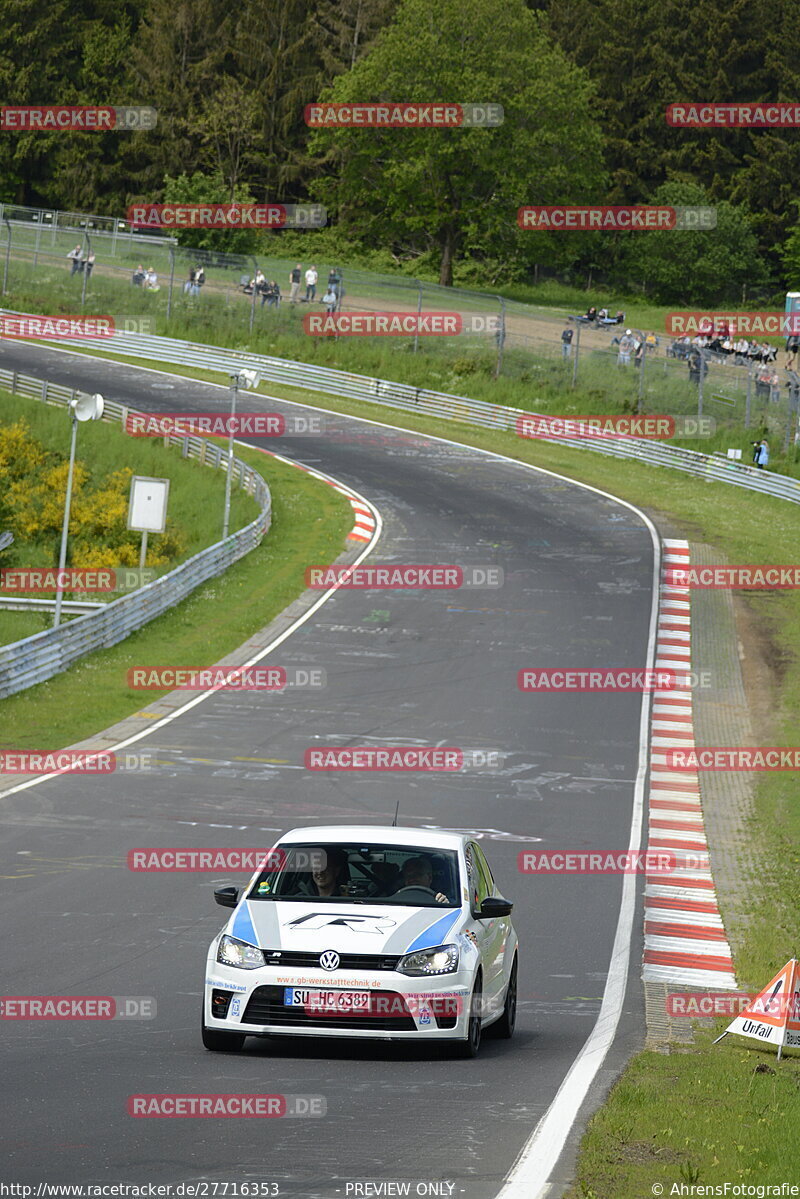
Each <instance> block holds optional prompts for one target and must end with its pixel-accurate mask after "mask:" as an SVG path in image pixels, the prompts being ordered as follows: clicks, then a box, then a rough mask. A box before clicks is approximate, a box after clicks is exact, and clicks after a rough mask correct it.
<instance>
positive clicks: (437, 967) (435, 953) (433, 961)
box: [395, 945, 458, 975]
mask: <svg viewBox="0 0 800 1199" xmlns="http://www.w3.org/2000/svg"><path fill="white" fill-rule="evenodd" d="M395 969H397V970H398V971H399V972H400V973H401V974H413V975H421V974H453V973H454V972H455V971H456V970H458V946H457V945H436V946H435V947H434V948H433V949H418V950H417V951H416V953H407V954H406V955H405V957H402V958H401V959H400V961H399V962H398V963H397V966H396V967H395Z"/></svg>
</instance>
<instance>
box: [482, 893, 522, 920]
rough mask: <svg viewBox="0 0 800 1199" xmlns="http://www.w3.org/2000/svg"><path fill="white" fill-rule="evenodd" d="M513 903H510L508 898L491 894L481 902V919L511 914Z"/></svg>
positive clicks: (492, 918) (491, 918)
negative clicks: (500, 897)
mask: <svg viewBox="0 0 800 1199" xmlns="http://www.w3.org/2000/svg"><path fill="white" fill-rule="evenodd" d="M513 907H514V905H513V903H509V902H508V900H507V899H499V898H495V896H493V895H490V896H489V898H488V899H484V901H483V903H482V904H481V910H480V911H479V912H478V919H479V920H494V919H496V918H497V917H498V916H510V915H511V909H512V908H513Z"/></svg>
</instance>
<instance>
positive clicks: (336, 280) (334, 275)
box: [322, 266, 342, 304]
mask: <svg viewBox="0 0 800 1199" xmlns="http://www.w3.org/2000/svg"><path fill="white" fill-rule="evenodd" d="M341 281H342V278H341V275H340V274H339V272H338V270H337V269H336V267H335V266H332V267H331V269H330V273H329V275H328V291H332V292H333V294H334V295H335V296H336V297H337V298H338V296H339V284H340V283H341ZM322 302H323V304H324V303H325V300H324V299H323V301H322Z"/></svg>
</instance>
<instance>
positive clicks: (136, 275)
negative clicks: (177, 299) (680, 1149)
mask: <svg viewBox="0 0 800 1199" xmlns="http://www.w3.org/2000/svg"><path fill="white" fill-rule="evenodd" d="M131 283H135V284H136V286H137V287H141V286H142V284H143V283H144V267H143V266H142V264H141V262H140V263H139V265H138V266H137V268H136V270H135V271H134V272H133V274H132V275H131ZM185 290H186V288H184V291H185Z"/></svg>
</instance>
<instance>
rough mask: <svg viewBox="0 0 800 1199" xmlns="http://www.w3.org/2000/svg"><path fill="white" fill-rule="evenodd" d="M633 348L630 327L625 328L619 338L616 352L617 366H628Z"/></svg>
mask: <svg viewBox="0 0 800 1199" xmlns="http://www.w3.org/2000/svg"><path fill="white" fill-rule="evenodd" d="M633 348H634V340H633V336H632V334H631V331H630V329H626V330H625V336H624V337H621V338H620V339H619V352H618V354H617V365H618V366H630V362H631V351H632V350H633Z"/></svg>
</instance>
